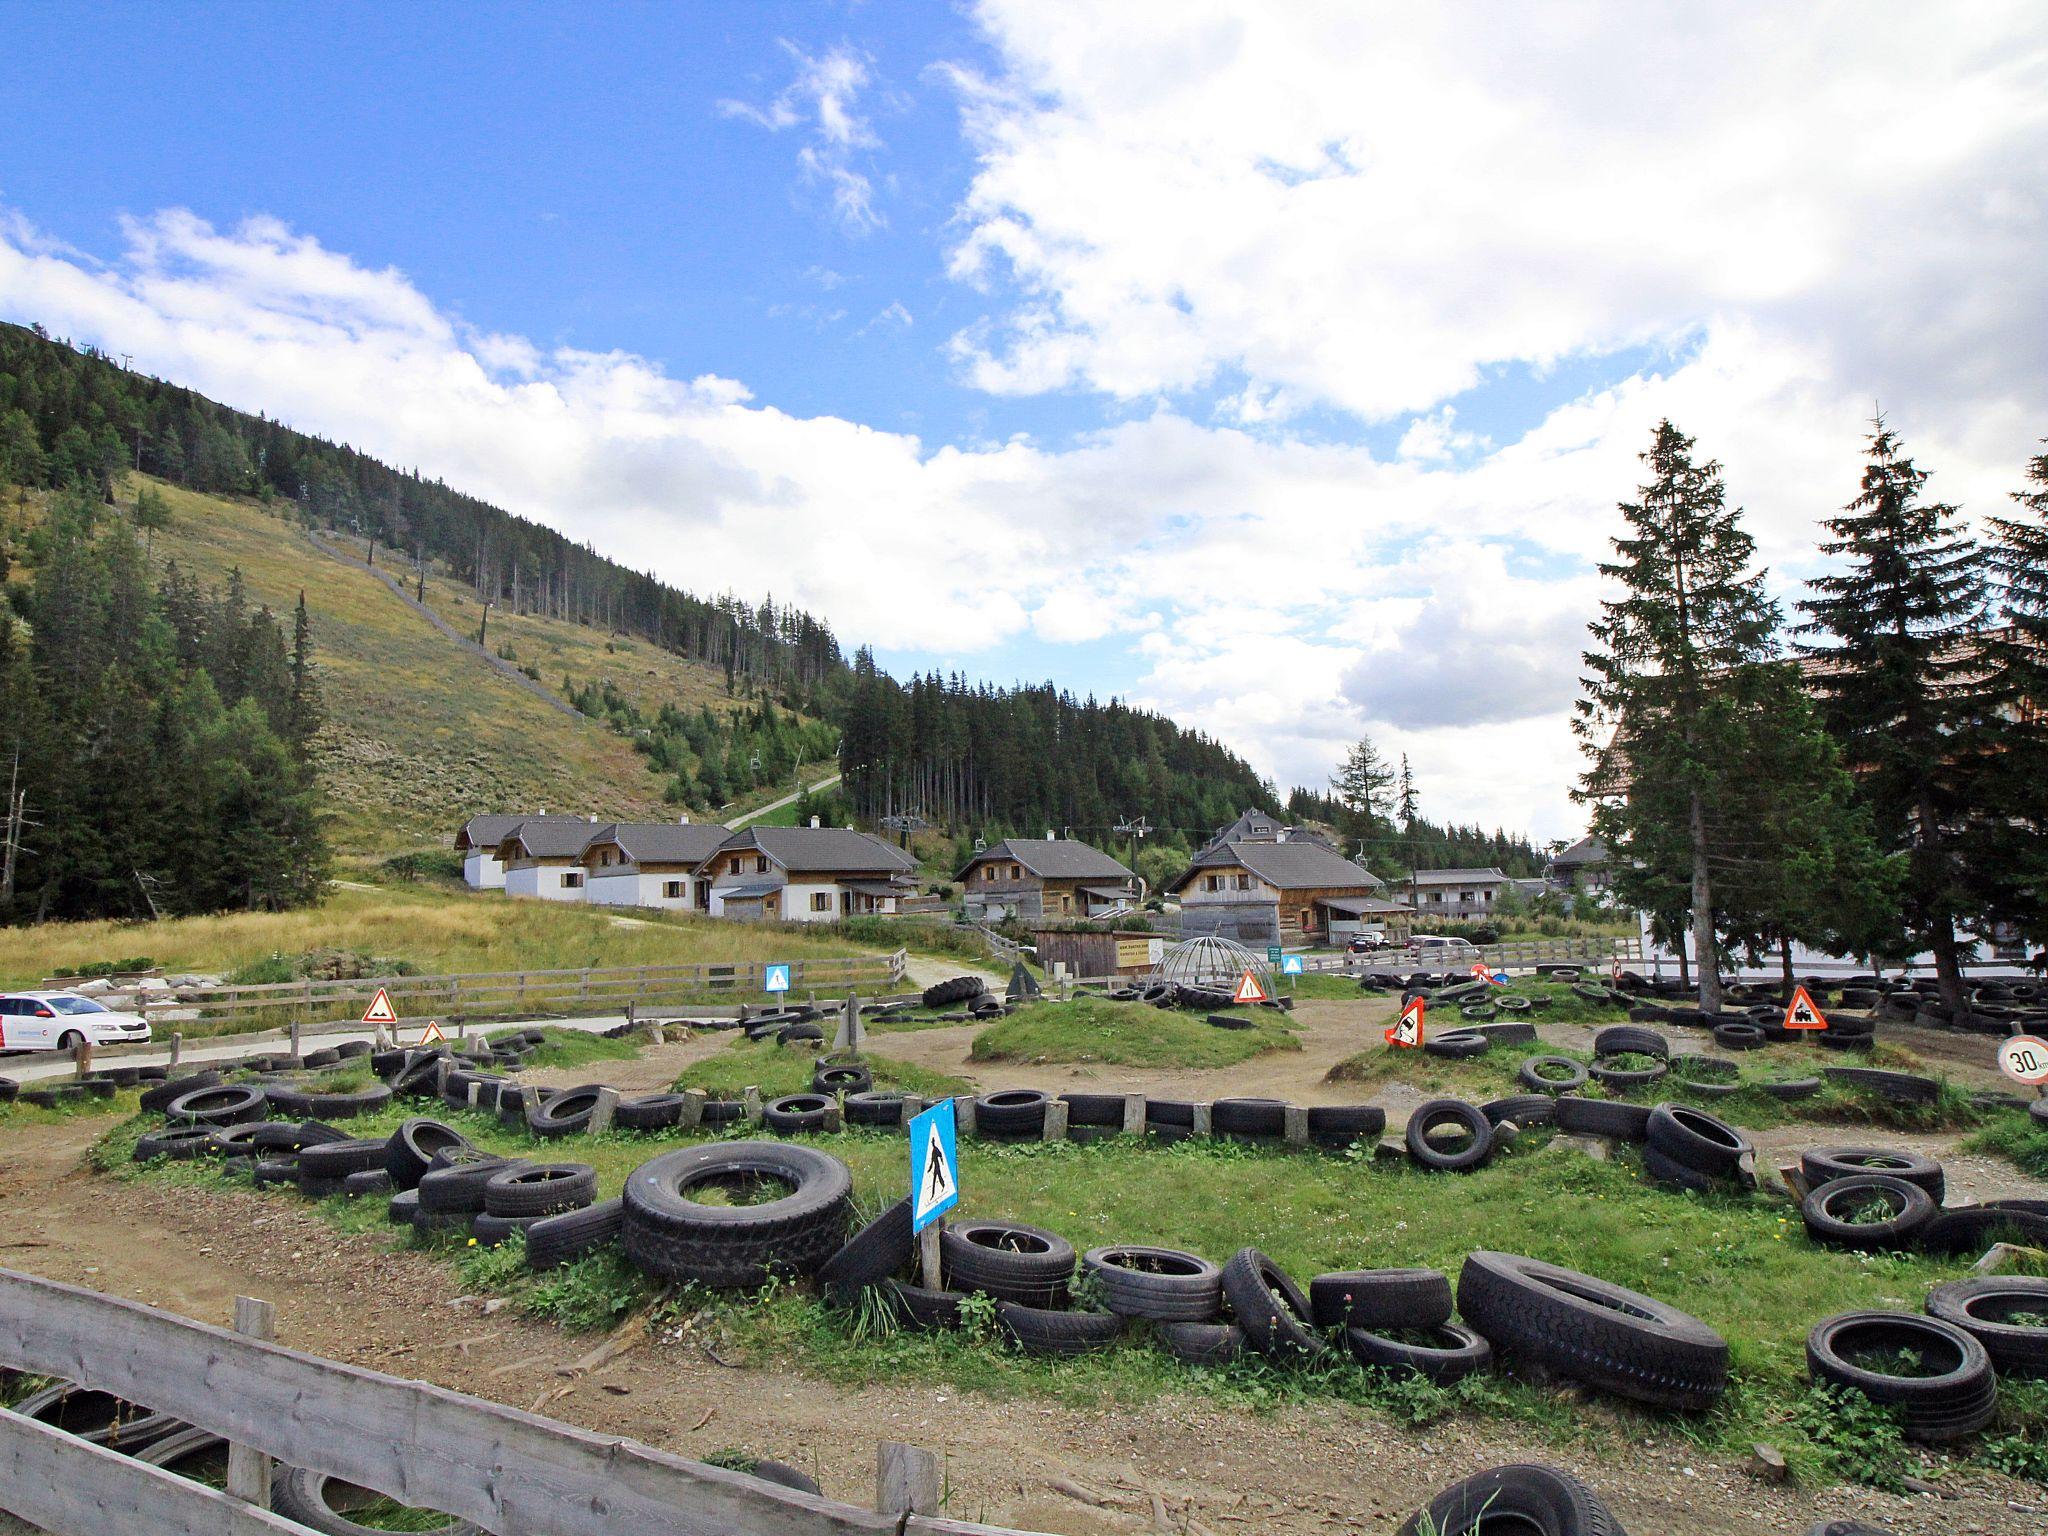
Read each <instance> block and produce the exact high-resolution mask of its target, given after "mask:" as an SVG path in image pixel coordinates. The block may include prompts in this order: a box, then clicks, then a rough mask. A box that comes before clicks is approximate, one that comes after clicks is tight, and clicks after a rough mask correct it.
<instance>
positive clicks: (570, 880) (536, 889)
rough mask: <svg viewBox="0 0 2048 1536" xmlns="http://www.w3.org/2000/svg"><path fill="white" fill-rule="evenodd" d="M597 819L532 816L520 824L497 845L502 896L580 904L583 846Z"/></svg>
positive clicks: (594, 828)
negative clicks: (502, 876)
mask: <svg viewBox="0 0 2048 1536" xmlns="http://www.w3.org/2000/svg"><path fill="white" fill-rule="evenodd" d="M596 830H597V818H596V817H594V816H593V817H591V818H590V819H589V820H583V819H581V818H562V817H553V816H550V817H545V818H541V817H536V818H533V819H531V820H527V821H522V822H520V823H519V825H518V826H516V827H514V828H513V829H512V830H511V831H510V832H508V833H506V834H505V836H504V837H503V838H502V839H501V840H500V841H499V843H498V861H499V862H500V863H501V864H503V865H504V867H505V894H506V895H507V896H526V897H532V898H535V899H537V900H540V901H583V900H585V899H586V897H585V893H584V888H583V859H582V855H583V845H584V844H586V843H588V842H589V841H590V834H591V833H593V832H595V831H596Z"/></svg>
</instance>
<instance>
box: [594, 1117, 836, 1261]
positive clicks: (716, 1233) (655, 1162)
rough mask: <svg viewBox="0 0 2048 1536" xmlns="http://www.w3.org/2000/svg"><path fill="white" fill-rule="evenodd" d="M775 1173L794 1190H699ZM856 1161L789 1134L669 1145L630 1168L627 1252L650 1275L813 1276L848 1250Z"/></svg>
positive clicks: (770, 1176) (773, 1176) (626, 1196)
mask: <svg viewBox="0 0 2048 1536" xmlns="http://www.w3.org/2000/svg"><path fill="white" fill-rule="evenodd" d="M763 1179H772V1180H775V1181H778V1182H780V1183H784V1184H787V1185H789V1186H790V1193H788V1194H786V1195H784V1196H782V1197H781V1198H780V1199H777V1200H771V1201H768V1202H765V1203H763V1204H759V1205H740V1206H734V1205H710V1204H705V1203H702V1202H699V1201H696V1200H693V1199H692V1198H691V1197H690V1192H691V1191H692V1190H693V1189H697V1188H700V1187H702V1186H704V1185H708V1184H719V1183H727V1184H730V1183H735V1182H738V1183H748V1184H758V1183H759V1182H760V1181H761V1180H763ZM852 1197H853V1177H852V1175H851V1174H850V1173H849V1172H848V1171H847V1167H846V1164H844V1163H843V1162H841V1161H840V1160H839V1159H838V1158H836V1157H833V1156H831V1155H830V1154H829V1153H825V1152H820V1151H818V1150H817V1149H816V1148H815V1147H805V1146H794V1145H790V1144H788V1143H785V1142H772V1141H733V1142H713V1143H710V1144H708V1145H705V1146H700V1147H686V1148H683V1149H682V1150H680V1151H675V1152H665V1153H663V1154H662V1155H661V1156H659V1157H656V1158H653V1159H651V1160H650V1161H648V1162H645V1163H642V1164H641V1165H640V1166H639V1167H638V1168H636V1169H634V1170H633V1172H632V1173H631V1174H629V1175H627V1178H626V1187H625V1193H624V1196H623V1198H624V1200H625V1225H624V1238H625V1250H626V1256H627V1257H628V1258H629V1259H631V1260H632V1261H633V1262H634V1263H635V1264H636V1265H638V1266H639V1267H640V1268H641V1269H643V1270H645V1271H647V1272H648V1273H649V1274H652V1275H655V1276H658V1277H660V1278H662V1279H667V1280H695V1281H698V1282H700V1283H702V1284H705V1285H711V1286H719V1287H727V1288H732V1287H753V1286H758V1285H761V1284H763V1283H765V1282H766V1281H767V1280H768V1278H769V1277H770V1276H771V1275H772V1274H777V1273H794V1274H806V1275H807V1274H810V1273H812V1272H813V1271H814V1270H816V1269H817V1268H818V1266H819V1265H821V1264H823V1263H824V1262H825V1260H827V1259H828V1258H830V1257H831V1256H832V1255H833V1254H834V1253H835V1252H837V1251H838V1249H839V1246H840V1244H841V1242H842V1241H843V1240H844V1237H845V1233H846V1223H847V1217H848V1215H849V1213H850V1211H851V1209H852Z"/></svg>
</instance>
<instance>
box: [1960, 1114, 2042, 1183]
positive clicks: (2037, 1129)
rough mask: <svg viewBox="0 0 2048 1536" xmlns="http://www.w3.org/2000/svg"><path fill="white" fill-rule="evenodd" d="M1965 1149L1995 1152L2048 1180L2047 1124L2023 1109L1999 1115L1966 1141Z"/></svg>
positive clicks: (2036, 1176)
mask: <svg viewBox="0 0 2048 1536" xmlns="http://www.w3.org/2000/svg"><path fill="white" fill-rule="evenodd" d="M1963 1150H1964V1151H1965V1152H1990V1153H1993V1154H1995V1155H1996V1156H1999V1157H2002V1158H2004V1159H2006V1161H2008V1162H2010V1163H2011V1164H2012V1165H2013V1166H2014V1167H2016V1168H2018V1169H2019V1170H2020V1171H2021V1172H2023V1173H2030V1174H2032V1175H2033V1176H2034V1177H2035V1178H2037V1179H2048V1125H2043V1124H2042V1123H2041V1122H2040V1121H2038V1120H2034V1119H2030V1118H2028V1116H2027V1115H2026V1113H2025V1112H2024V1111H2021V1112H2019V1113H2016V1114H2009V1115H1999V1116H1997V1117H1996V1118H1995V1119H1994V1120H1993V1121H1992V1122H1991V1123H1990V1124H1989V1125H1987V1126H1985V1127H1984V1129H1983V1130H1981V1131H1979V1132H1977V1134H1976V1135H1974V1136H1972V1137H1971V1138H1970V1139H1969V1140H1968V1141H1966V1142H1964V1143H1963Z"/></svg>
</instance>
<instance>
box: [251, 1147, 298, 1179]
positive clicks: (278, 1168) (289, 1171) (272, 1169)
mask: <svg viewBox="0 0 2048 1536" xmlns="http://www.w3.org/2000/svg"><path fill="white" fill-rule="evenodd" d="M249 1176H250V1178H251V1179H253V1180H254V1181H255V1182H256V1183H257V1184H296V1183H298V1182H299V1159H298V1156H297V1154H296V1153H294V1154H293V1155H292V1156H290V1157H259V1158H257V1159H256V1166H255V1167H254V1168H252V1169H250V1170H249Z"/></svg>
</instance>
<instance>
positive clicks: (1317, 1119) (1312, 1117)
mask: <svg viewBox="0 0 2048 1536" xmlns="http://www.w3.org/2000/svg"><path fill="white" fill-rule="evenodd" d="M1386 1132H1387V1112H1386V1111H1385V1110H1384V1109H1381V1108H1380V1107H1379V1105H1377V1104H1312V1105H1310V1106H1309V1111H1308V1139H1309V1140H1310V1141H1312V1142H1314V1143H1315V1144H1316V1145H1317V1146H1319V1147H1328V1148H1330V1149H1332V1150H1336V1151H1341V1150H1343V1149H1344V1148H1345V1147H1349V1146H1352V1145H1354V1144H1356V1143H1358V1142H1361V1141H1378V1140H1379V1139H1380V1137H1382V1136H1384V1135H1385V1134H1386Z"/></svg>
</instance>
